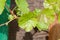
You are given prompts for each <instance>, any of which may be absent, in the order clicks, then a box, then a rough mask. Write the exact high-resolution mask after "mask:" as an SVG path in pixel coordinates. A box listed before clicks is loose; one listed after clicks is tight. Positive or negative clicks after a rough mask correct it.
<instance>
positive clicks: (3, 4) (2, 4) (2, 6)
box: [0, 0, 6, 15]
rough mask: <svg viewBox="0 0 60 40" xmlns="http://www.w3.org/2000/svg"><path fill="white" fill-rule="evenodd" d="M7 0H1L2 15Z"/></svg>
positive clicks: (0, 11)
mask: <svg viewBox="0 0 60 40" xmlns="http://www.w3.org/2000/svg"><path fill="white" fill-rule="evenodd" d="M5 2H6V0H0V15H1V14H2V11H3V10H4V6H5Z"/></svg>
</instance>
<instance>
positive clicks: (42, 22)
mask: <svg viewBox="0 0 60 40" xmlns="http://www.w3.org/2000/svg"><path fill="white" fill-rule="evenodd" d="M48 25H49V23H48V19H47V17H46V15H42V14H41V16H40V18H39V21H38V23H37V28H38V30H40V31H41V30H47V29H48Z"/></svg>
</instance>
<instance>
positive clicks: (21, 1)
mask: <svg viewBox="0 0 60 40" xmlns="http://www.w3.org/2000/svg"><path fill="white" fill-rule="evenodd" d="M15 2H16V4H17V6H18V9H19V10H20V11H21V12H22V13H23V14H24V13H28V12H29V8H28V3H27V1H26V0H15Z"/></svg>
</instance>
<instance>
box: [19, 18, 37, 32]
mask: <svg viewBox="0 0 60 40" xmlns="http://www.w3.org/2000/svg"><path fill="white" fill-rule="evenodd" d="M36 24H37V20H36V18H32V19H30V20H28V21H26V22H24V23H23V24H22V25H20V24H19V25H20V26H19V27H21V28H22V29H25V31H26V32H29V31H31V30H32V29H33V27H35V26H36Z"/></svg>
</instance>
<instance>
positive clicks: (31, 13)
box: [18, 12, 36, 25]
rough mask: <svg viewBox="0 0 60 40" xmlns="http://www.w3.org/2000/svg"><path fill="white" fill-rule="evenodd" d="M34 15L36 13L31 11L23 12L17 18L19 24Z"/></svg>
mask: <svg viewBox="0 0 60 40" xmlns="http://www.w3.org/2000/svg"><path fill="white" fill-rule="evenodd" d="M34 17H36V15H35V14H34V13H33V12H29V13H28V14H24V15H22V16H21V17H20V18H19V19H18V23H19V25H22V24H23V23H25V22H26V21H28V20H30V19H31V18H34Z"/></svg>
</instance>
